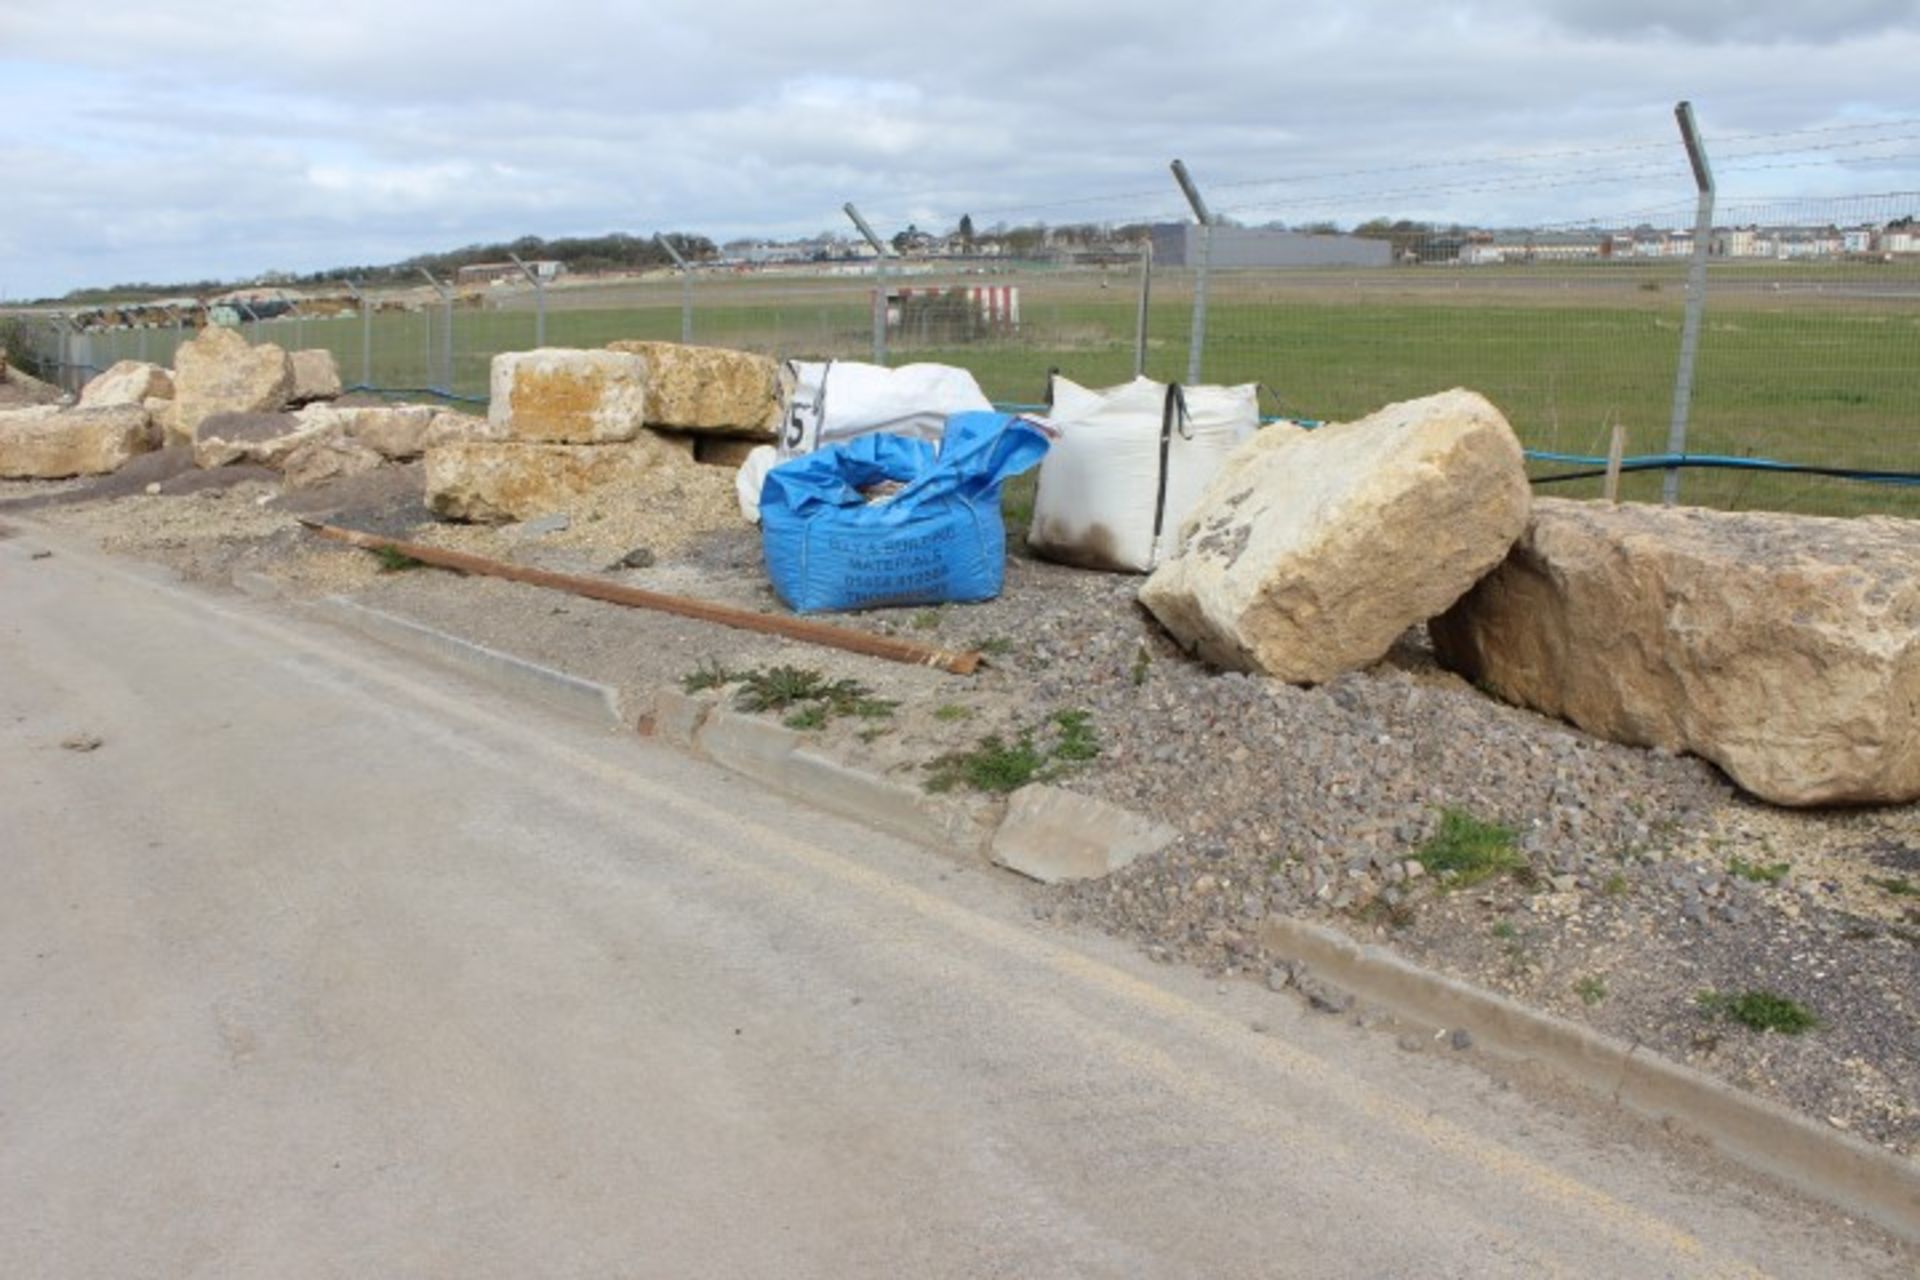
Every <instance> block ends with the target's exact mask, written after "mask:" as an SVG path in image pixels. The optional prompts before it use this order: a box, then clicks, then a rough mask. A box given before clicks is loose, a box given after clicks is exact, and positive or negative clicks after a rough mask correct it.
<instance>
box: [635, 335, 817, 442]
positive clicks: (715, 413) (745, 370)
mask: <svg viewBox="0 0 1920 1280" xmlns="http://www.w3.org/2000/svg"><path fill="white" fill-rule="evenodd" d="M607 349H608V350H609V351H625V352H630V353H632V354H634V355H638V356H641V357H644V358H645V360H646V362H647V425H648V426H650V427H661V428H664V429H666V430H669V431H700V432H710V433H713V434H716V435H723V436H740V437H744V438H746V439H749V440H772V439H774V438H775V437H776V436H777V435H778V433H779V427H780V365H779V363H778V362H777V361H775V360H773V359H772V358H771V357H769V356H762V355H755V354H754V353H753V352H751V351H732V350H729V349H727V348H725V347H695V346H688V345H686V344H683V343H679V342H643V341H631V342H611V343H608V344H607Z"/></svg>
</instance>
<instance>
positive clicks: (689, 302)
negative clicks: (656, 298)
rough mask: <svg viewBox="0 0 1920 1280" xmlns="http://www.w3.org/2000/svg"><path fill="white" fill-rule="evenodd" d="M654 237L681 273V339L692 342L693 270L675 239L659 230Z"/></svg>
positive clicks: (676, 269)
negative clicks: (674, 245)
mask: <svg viewBox="0 0 1920 1280" xmlns="http://www.w3.org/2000/svg"><path fill="white" fill-rule="evenodd" d="M653 238H654V240H655V241H656V242H657V243H658V244H659V246H660V247H661V248H662V249H665V250H666V251H667V256H668V257H669V258H672V259H673V267H674V270H675V271H678V272H679V273H680V341H682V342H692V341H693V271H692V269H691V268H690V267H688V266H687V260H686V259H685V258H683V257H681V256H680V251H679V250H678V249H676V248H674V247H673V241H671V240H669V239H667V238H666V237H665V236H664V235H662V234H660V233H659V232H657V231H656V232H654V234H653Z"/></svg>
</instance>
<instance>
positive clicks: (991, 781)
mask: <svg viewBox="0 0 1920 1280" xmlns="http://www.w3.org/2000/svg"><path fill="white" fill-rule="evenodd" d="M1046 763H1047V757H1046V755H1045V754H1044V753H1043V752H1042V751H1041V750H1040V749H1039V748H1038V747H1036V746H1035V745H1034V744H1033V735H1032V734H1031V733H1023V734H1021V735H1020V736H1019V738H1018V739H1016V740H1015V741H1013V742H1006V741H1004V740H1003V739H1002V738H1001V737H1000V735H999V734H997V733H993V734H988V735H987V736H986V737H984V738H982V739H980V744H979V745H978V746H976V747H974V748H973V750H971V751H950V752H948V753H947V754H946V755H944V756H941V757H940V758H939V759H937V760H935V761H933V762H932V763H931V764H929V765H928V766H927V767H928V768H929V769H931V770H932V771H933V776H932V777H931V778H928V779H927V790H929V791H951V790H953V789H954V788H955V787H957V786H960V785H962V784H965V785H966V786H969V787H971V788H973V789H974V790H975V791H992V792H998V793H1001V794H1005V793H1006V792H1009V791H1018V790H1019V789H1020V788H1021V787H1024V786H1026V785H1027V784H1028V783H1029V782H1032V781H1033V780H1034V779H1035V778H1036V777H1038V776H1039V774H1040V770H1041V769H1042V768H1044V767H1045V766H1046Z"/></svg>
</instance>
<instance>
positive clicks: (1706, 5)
mask: <svg viewBox="0 0 1920 1280" xmlns="http://www.w3.org/2000/svg"><path fill="white" fill-rule="evenodd" d="M1543 7H1544V11H1545V12H1546V13H1547V14H1548V15H1549V16H1551V17H1552V18H1553V19H1555V20H1557V21H1559V22H1561V23H1564V24H1565V25H1566V26H1568V27H1570V28H1572V29H1573V30H1576V31H1580V32H1584V33H1587V34H1590V35H1595V36H1602V37H1613V38H1619V39H1636V38H1643V37H1647V36H1658V35H1670V36H1678V37H1680V38H1682V39H1685V40H1689V41H1695V42H1698V43H1702V44H1728V43H1784V44H1832V43H1834V42H1836V41H1842V40H1854V39H1859V38H1861V37H1865V36H1875V35H1880V34H1883V33H1885V32H1888V31H1898V30H1909V31H1910V30H1913V29H1914V28H1915V27H1916V26H1920V3H1915V0H1823V2H1822V3H1819V4H1807V3H1805V0H1549V3H1547V4H1546V5H1545V6H1543Z"/></svg>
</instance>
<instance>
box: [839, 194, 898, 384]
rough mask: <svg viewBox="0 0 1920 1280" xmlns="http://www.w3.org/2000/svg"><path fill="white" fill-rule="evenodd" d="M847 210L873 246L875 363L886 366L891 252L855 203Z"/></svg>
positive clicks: (855, 224)
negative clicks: (888, 260) (888, 282)
mask: <svg viewBox="0 0 1920 1280" xmlns="http://www.w3.org/2000/svg"><path fill="white" fill-rule="evenodd" d="M845 208H846V212H847V217H849V218H851V219H852V220H853V225H854V226H855V227H856V228H858V229H859V232H860V234H861V236H863V237H864V238H865V239H866V242H867V243H868V244H870V245H872V246H873V252H874V255H875V256H874V265H873V271H874V279H875V281H876V282H877V283H876V284H875V285H874V290H873V362H874V363H875V364H885V363H886V362H887V257H888V254H889V253H890V252H891V250H890V249H889V248H888V245H887V242H886V241H884V240H882V239H881V238H880V237H879V236H877V235H875V234H874V233H873V228H872V227H870V226H868V225H867V220H866V219H865V218H863V217H861V216H860V211H859V210H858V209H856V208H854V207H853V201H851V200H849V201H847V203H846V206H845Z"/></svg>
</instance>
